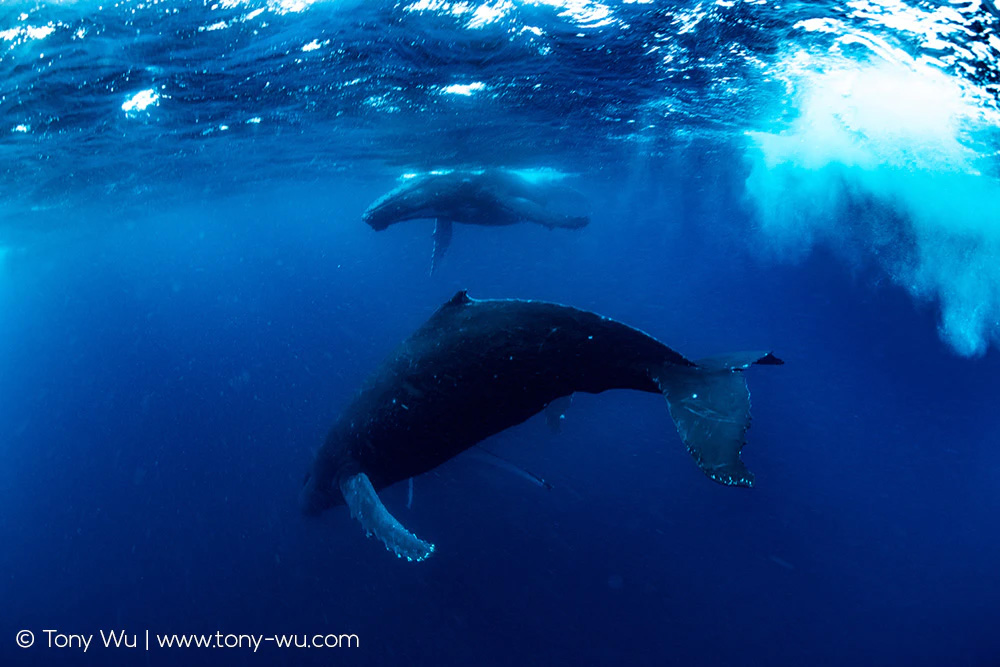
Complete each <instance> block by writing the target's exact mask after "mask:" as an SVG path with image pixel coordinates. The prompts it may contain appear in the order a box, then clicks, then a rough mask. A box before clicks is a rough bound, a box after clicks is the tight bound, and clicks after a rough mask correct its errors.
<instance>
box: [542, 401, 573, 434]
mask: <svg viewBox="0 0 1000 667" xmlns="http://www.w3.org/2000/svg"><path fill="white" fill-rule="evenodd" d="M572 404H573V394H570V395H569V396H562V397H560V398H557V399H556V400H554V401H552V402H551V403H549V404H548V405H546V406H545V423H546V424H548V426H549V429H550V430H551V431H552V432H553V433H559V432H560V431H562V423H563V421H564V420H565V419H566V411H567V410H569V406H570V405H572Z"/></svg>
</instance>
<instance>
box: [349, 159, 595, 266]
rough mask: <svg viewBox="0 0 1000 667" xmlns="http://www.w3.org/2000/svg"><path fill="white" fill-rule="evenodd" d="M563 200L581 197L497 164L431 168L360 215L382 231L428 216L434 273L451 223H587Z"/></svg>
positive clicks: (574, 226) (574, 201)
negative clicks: (468, 168)
mask: <svg viewBox="0 0 1000 667" xmlns="http://www.w3.org/2000/svg"><path fill="white" fill-rule="evenodd" d="M566 201H571V202H572V204H573V208H579V207H580V206H581V203H582V202H583V196H582V195H581V194H580V193H579V192H577V191H575V190H573V189H571V188H568V187H565V186H559V185H555V184H552V183H545V182H542V183H538V182H534V181H532V180H530V179H528V178H525V177H524V176H521V175H519V174H517V173H514V172H510V171H505V170H501V169H492V170H488V171H479V172H474V171H452V172H445V173H441V172H432V173H428V174H423V175H420V176H415V177H414V178H411V179H409V180H408V181H406V182H405V183H403V184H402V185H400V186H399V187H398V188H396V189H395V190H392V191H390V192H388V193H386V194H384V195H383V196H381V197H379V198H378V199H377V200H376V201H375V202H373V203H372V204H371V206H369V207H368V209H367V210H366V211H365V212H364V213H363V214H362V216H361V219H362V220H364V221H365V222H366V223H367V224H368V225H370V226H371V227H372V229H374V230H375V231H381V230H383V229H386V228H387V227H389V225H392V224H395V223H397V222H404V221H407V220H418V219H423V218H433V219H434V220H435V221H436V222H435V225H434V252H433V255H432V256H431V274H433V273H434V271H435V269H437V267H438V266H439V265H440V264H441V258H442V257H444V253H445V251H446V250H447V249H448V245H449V244H450V243H451V234H452V225H453V223H456V222H458V223H464V224H469V225H486V226H491V227H498V226H503V225H513V224H515V223H518V222H534V223H536V224H539V225H542V226H544V227H548V228H549V229H554V228H556V227H562V228H566V229H578V228H580V227H584V226H586V225H587V223H588V222H590V218H589V217H588V216H586V215H572V214H569V213H567V212H566V211H564V210H558V209H560V208H563V207H564V204H565V202H566Z"/></svg>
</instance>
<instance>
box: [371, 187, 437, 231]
mask: <svg viewBox="0 0 1000 667" xmlns="http://www.w3.org/2000/svg"><path fill="white" fill-rule="evenodd" d="M441 180H442V179H440V178H435V177H434V176H433V175H423V176H416V177H414V178H411V179H409V180H407V181H406V182H405V183H403V184H402V185H400V186H399V187H398V188H396V189H395V190H392V191H390V192H387V193H386V194H384V195H382V196H381V197H379V198H378V199H376V200H375V201H374V202H372V204H371V206H369V207H368V208H367V209H366V210H365V212H364V213H362V214H361V219H362V220H363V221H364V222H365V224H367V225H368V226H369V227H371V228H372V229H374V230H375V231H382V230H383V229H385V228H386V227H388V226H389V225H393V224H395V223H397V222H403V221H405V220H417V219H420V218H435V217H437V215H438V213H439V212H440V211H439V210H437V209H438V208H439V207H440V203H441V197H442V193H441V192H440V190H441V187H440V183H439V181H441Z"/></svg>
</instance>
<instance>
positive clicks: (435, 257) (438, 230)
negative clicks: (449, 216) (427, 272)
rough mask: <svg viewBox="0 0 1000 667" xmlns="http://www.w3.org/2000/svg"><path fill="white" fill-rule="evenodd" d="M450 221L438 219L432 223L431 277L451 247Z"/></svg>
mask: <svg viewBox="0 0 1000 667" xmlns="http://www.w3.org/2000/svg"><path fill="white" fill-rule="evenodd" d="M451 227H452V224H451V220H445V219H443V218H438V219H437V221H436V222H435V223H434V253H433V254H432V255H431V275H432V276H433V275H434V272H435V271H436V270H437V267H438V266H440V265H441V259H442V258H443V257H444V253H445V252H447V250H448V246H449V245H451Z"/></svg>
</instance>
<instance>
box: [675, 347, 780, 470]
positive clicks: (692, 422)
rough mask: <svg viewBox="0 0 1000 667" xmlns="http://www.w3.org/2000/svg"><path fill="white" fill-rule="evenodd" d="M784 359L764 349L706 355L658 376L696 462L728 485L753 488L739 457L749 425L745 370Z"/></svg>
mask: <svg viewBox="0 0 1000 667" xmlns="http://www.w3.org/2000/svg"><path fill="white" fill-rule="evenodd" d="M781 363H783V362H782V361H781V360H780V359H778V358H777V357H775V356H773V355H771V354H770V353H766V352H746V353H738V354H732V355H727V356H725V357H717V358H713V359H704V360H700V361H698V362H697V363H696V364H695V365H694V366H673V365H671V366H668V367H667V368H665V369H664V370H663V371H662V372H661V373H660V374H659V376H658V377H657V378H656V382H657V384H658V386H659V387H660V391H662V392H663V396H664V398H666V399H667V407H668V408H669V410H670V416H671V417H672V418H673V420H674V423H675V424H676V425H677V432H678V433H679V434H680V436H681V440H683V441H684V444H685V445H686V446H687V449H688V452H689V453H690V454H691V456H693V457H694V460H695V461H696V462H697V463H698V466H699V467H700V468H701V469H702V471H703V472H704V473H705V474H706V475H708V477H710V478H711V479H713V480H715V481H716V482H719V483H720V484H726V485H728V486H753V479H754V478H753V473H751V472H750V471H749V470H747V468H746V466H745V465H743V461H742V460H740V450H741V449H743V445H744V444H746V432H747V429H748V428H750V391H749V389H747V384H746V378H745V377H744V375H743V371H744V370H745V369H747V368H749V367H750V366H752V365H754V364H769V365H776V364H781Z"/></svg>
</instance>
